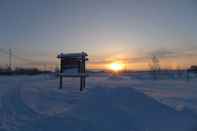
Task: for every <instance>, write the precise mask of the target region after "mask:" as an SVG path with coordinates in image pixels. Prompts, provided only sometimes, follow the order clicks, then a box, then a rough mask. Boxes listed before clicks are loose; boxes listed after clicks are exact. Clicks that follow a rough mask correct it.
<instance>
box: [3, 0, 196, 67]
mask: <svg viewBox="0 0 197 131" xmlns="http://www.w3.org/2000/svg"><path fill="white" fill-rule="evenodd" d="M196 14H197V1H196V0H17V1H16V0H0V48H3V49H8V48H13V50H14V52H15V53H17V54H18V55H20V56H25V57H27V58H31V59H35V60H46V61H55V60H56V58H55V56H56V54H57V53H59V52H78V51H82V50H83V51H86V52H88V54H89V55H90V58H91V59H92V62H93V61H95V60H97V59H99V60H106V59H111V58H112V59H119V58H120V59H121V58H136V57H149V56H151V55H158V56H159V57H161V58H163V57H164V58H166V57H168V58H169V57H170V59H171V61H173V62H174V61H176V62H177V63H178V64H180V65H181V64H183V65H190V64H193V63H194V64H197V60H196V58H197V57H196V56H197V53H196V50H197V25H196V23H197V15H196ZM191 56H192V58H193V59H192V62H193V63H192V62H191V61H188V57H189V58H191ZM0 58H1V57H0ZM91 59H90V60H91ZM173 62H172V63H173Z"/></svg>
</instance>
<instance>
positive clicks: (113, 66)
mask: <svg viewBox="0 0 197 131" xmlns="http://www.w3.org/2000/svg"><path fill="white" fill-rule="evenodd" d="M109 68H110V69H111V70H113V71H116V72H117V71H121V70H123V69H124V68H125V64H123V63H118V62H114V63H111V64H110V65H109Z"/></svg>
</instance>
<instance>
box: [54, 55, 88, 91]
mask: <svg viewBox="0 0 197 131" xmlns="http://www.w3.org/2000/svg"><path fill="white" fill-rule="evenodd" d="M87 56H88V55H87V53H85V52H81V53H69V54H64V53H61V54H59V55H58V56H57V58H58V59H60V72H59V74H58V76H59V78H60V79H59V89H62V87H63V77H80V91H82V90H83V89H84V88H85V85H86V77H87V73H86V61H88V58H87ZM69 66H70V67H69ZM72 68H78V74H65V73H64V70H66V69H72Z"/></svg>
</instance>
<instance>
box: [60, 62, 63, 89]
mask: <svg viewBox="0 0 197 131" xmlns="http://www.w3.org/2000/svg"><path fill="white" fill-rule="evenodd" d="M62 61H63V60H62V59H61V60H60V74H59V77H60V83H59V89H62V85H63V76H62V73H63V62H62Z"/></svg>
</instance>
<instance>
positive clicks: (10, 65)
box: [9, 48, 12, 70]
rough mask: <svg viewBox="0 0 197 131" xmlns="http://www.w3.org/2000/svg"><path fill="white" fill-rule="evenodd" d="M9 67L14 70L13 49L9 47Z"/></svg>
mask: <svg viewBox="0 0 197 131" xmlns="http://www.w3.org/2000/svg"><path fill="white" fill-rule="evenodd" d="M9 69H10V70H12V49H11V48H10V49H9Z"/></svg>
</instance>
